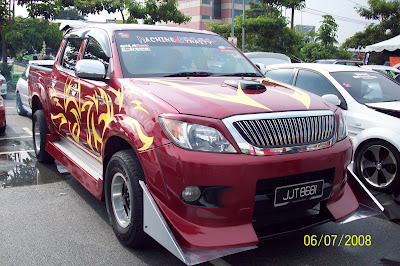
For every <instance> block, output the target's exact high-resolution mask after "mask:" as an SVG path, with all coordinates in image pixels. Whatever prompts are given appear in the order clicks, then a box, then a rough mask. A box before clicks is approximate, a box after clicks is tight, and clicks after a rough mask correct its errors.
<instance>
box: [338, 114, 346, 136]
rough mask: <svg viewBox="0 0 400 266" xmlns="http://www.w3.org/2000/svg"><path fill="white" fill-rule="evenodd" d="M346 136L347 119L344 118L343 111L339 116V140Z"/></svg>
mask: <svg viewBox="0 0 400 266" xmlns="http://www.w3.org/2000/svg"><path fill="white" fill-rule="evenodd" d="M346 137H347V126H346V120H345V118H344V115H343V113H341V114H340V116H339V128H338V141H341V140H342V139H344V138H346Z"/></svg>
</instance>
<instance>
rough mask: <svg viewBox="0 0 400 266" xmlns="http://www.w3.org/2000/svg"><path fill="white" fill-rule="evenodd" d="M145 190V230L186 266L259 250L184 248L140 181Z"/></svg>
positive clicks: (248, 248) (245, 248) (253, 247)
mask: <svg viewBox="0 0 400 266" xmlns="http://www.w3.org/2000/svg"><path fill="white" fill-rule="evenodd" d="M139 184H140V186H141V187H142V189H143V230H144V232H146V233H147V234H148V235H149V236H151V237H152V238H153V239H154V240H156V241H157V242H158V243H159V244H160V245H162V246H163V247H164V248H166V249H167V250H168V251H169V252H171V253H172V254H174V255H175V256H176V257H177V258H178V259H180V260H181V261H182V262H183V263H185V264H186V265H195V264H199V263H202V262H206V261H210V260H213V259H217V258H220V257H223V256H227V255H231V254H235V253H239V252H242V251H247V250H251V249H255V248H257V246H246V247H235V248H221V249H213V250H192V249H186V248H182V247H181V246H180V245H179V243H178V242H177V241H176V239H175V237H174V235H173V233H172V232H171V229H170V228H169V226H168V224H167V222H166V221H165V219H164V217H163V215H162V213H161V211H160V209H159V208H158V206H157V204H156V202H155V201H154V199H153V197H152V196H151V194H150V191H149V190H148V189H147V187H146V184H145V183H144V182H143V181H139Z"/></svg>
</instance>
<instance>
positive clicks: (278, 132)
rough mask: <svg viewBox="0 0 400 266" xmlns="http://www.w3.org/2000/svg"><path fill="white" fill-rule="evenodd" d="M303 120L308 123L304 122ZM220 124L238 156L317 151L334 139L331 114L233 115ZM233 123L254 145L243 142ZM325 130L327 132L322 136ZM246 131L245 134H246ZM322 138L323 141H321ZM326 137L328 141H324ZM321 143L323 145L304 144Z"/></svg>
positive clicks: (296, 112) (333, 116) (298, 112)
mask: <svg viewBox="0 0 400 266" xmlns="http://www.w3.org/2000/svg"><path fill="white" fill-rule="evenodd" d="M323 116H326V117H323ZM307 117H309V118H310V119H306V118H307ZM282 119H283V120H282ZM324 119H325V123H324V122H323V121H324ZM222 122H223V123H224V124H225V126H226V127H227V128H228V130H229V131H230V133H231V134H232V136H233V138H234V139H235V141H236V143H237V144H238V146H239V148H240V150H241V152H242V153H244V154H250V155H276V154H289V153H298V152H306V151H312V150H319V149H323V148H328V147H330V146H332V145H333V144H334V143H335V142H336V139H337V138H336V133H335V130H336V128H337V127H336V119H335V114H334V112H333V111H331V110H321V111H293V112H276V113H263V114H250V115H236V116H231V117H227V118H225V119H222ZM235 123H236V124H237V126H238V128H240V130H242V131H243V133H244V134H245V136H246V137H247V138H248V140H249V141H251V142H252V143H254V145H253V144H251V143H249V142H247V141H246V140H245V139H244V138H243V136H242V135H241V133H240V132H239V131H238V129H236V128H235V126H234V124H235ZM326 123H328V124H326ZM332 123H333V124H332ZM267 124H268V125H267ZM257 126H258V127H257ZM245 127H247V128H245ZM328 129H329V132H326V130H328ZM247 130H248V131H249V132H246V131H247ZM270 131H272V132H270ZM296 132H299V133H300V134H296ZM249 135H251V136H249ZM299 135H300V136H299ZM322 136H325V137H324V138H322ZM329 136H331V138H330V139H326V138H328V137H329ZM321 139H322V140H323V141H319V142H317V143H307V142H315V141H318V140H321ZM274 140H275V141H274ZM299 141H300V143H299ZM261 142H263V144H265V143H266V145H267V146H270V147H258V146H261V145H260V143H261ZM296 143H297V145H296ZM274 144H275V146H273V145H274ZM276 144H278V146H276ZM255 145H256V146H255ZM266 145H262V146H266Z"/></svg>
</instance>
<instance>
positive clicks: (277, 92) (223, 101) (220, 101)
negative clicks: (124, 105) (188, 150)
mask: <svg viewBox="0 0 400 266" xmlns="http://www.w3.org/2000/svg"><path fill="white" fill-rule="evenodd" d="M240 80H241V79H240V78H232V77H191V78H181V77H179V78H137V79H124V80H122V81H121V82H122V84H123V86H124V87H125V88H126V89H128V88H134V87H139V88H141V89H144V90H146V91H148V92H150V93H152V94H154V95H156V96H157V97H159V98H161V99H163V100H164V101H165V102H167V103H168V104H170V105H171V106H172V107H174V108H175V109H176V110H178V112H180V113H182V114H190V115H196V116H204V117H212V118H218V119H221V118H225V117H229V116H232V115H238V114H249V113H262V112H280V111H301V110H329V109H333V108H335V107H334V106H333V105H330V104H329V103H327V102H325V101H324V100H322V99H321V98H320V97H318V96H315V95H313V94H309V93H307V92H305V91H303V90H301V89H299V88H296V87H293V86H290V85H286V84H284V83H276V82H271V80H268V79H264V80H262V82H263V84H264V85H266V90H263V91H252V90H246V89H245V90H243V89H241V86H238V87H235V86H232V85H228V84H227V83H232V81H235V82H236V81H239V83H240ZM247 80H250V79H247ZM252 80H254V81H260V79H258V80H257V79H252ZM329 106H331V108H330V107H329Z"/></svg>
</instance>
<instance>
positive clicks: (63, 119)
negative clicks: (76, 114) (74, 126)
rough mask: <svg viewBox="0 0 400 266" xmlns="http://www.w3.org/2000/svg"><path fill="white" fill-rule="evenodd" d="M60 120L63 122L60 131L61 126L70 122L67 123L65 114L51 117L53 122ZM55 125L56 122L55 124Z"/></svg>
mask: <svg viewBox="0 0 400 266" xmlns="http://www.w3.org/2000/svg"><path fill="white" fill-rule="evenodd" d="M58 118H61V122H60V126H59V128H58V130H60V128H61V126H62V125H63V124H65V123H68V121H67V119H66V118H65V115H63V114H61V113H60V114H58V115H51V120H52V121H53V120H55V119H58ZM53 123H54V122H53Z"/></svg>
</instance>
